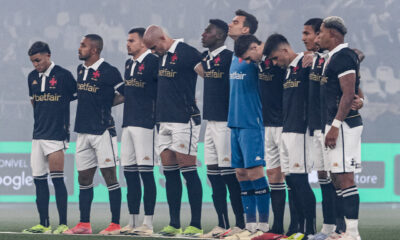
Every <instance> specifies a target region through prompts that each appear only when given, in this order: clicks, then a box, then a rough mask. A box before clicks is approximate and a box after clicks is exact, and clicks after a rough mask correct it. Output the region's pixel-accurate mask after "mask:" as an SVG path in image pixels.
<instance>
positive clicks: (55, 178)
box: [50, 171, 68, 225]
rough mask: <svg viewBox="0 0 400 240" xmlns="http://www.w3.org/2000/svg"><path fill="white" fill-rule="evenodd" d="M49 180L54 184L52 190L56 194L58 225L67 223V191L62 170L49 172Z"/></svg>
mask: <svg viewBox="0 0 400 240" xmlns="http://www.w3.org/2000/svg"><path fill="white" fill-rule="evenodd" d="M50 177H51V181H52V182H53V185H54V191H55V194H56V204H57V210H58V216H59V219H60V225H61V224H65V225H67V206H68V193H67V188H66V187H65V183H64V172H62V171H57V172H50Z"/></svg>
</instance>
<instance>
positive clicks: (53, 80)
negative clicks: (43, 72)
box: [49, 76, 57, 88]
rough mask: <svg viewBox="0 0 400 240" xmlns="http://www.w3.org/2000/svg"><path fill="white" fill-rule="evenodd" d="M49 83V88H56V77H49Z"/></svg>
mask: <svg viewBox="0 0 400 240" xmlns="http://www.w3.org/2000/svg"><path fill="white" fill-rule="evenodd" d="M49 83H50V86H49V88H56V84H57V79H56V78H55V77H54V76H53V77H52V78H51V80H50V81H49Z"/></svg>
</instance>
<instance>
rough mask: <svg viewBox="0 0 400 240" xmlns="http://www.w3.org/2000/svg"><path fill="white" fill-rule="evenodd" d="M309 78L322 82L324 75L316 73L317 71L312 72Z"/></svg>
mask: <svg viewBox="0 0 400 240" xmlns="http://www.w3.org/2000/svg"><path fill="white" fill-rule="evenodd" d="M309 78H310V80H311V81H316V82H320V81H321V79H322V76H321V75H318V74H315V73H310V76H309Z"/></svg>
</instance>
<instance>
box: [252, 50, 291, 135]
mask: <svg viewBox="0 0 400 240" xmlns="http://www.w3.org/2000/svg"><path fill="white" fill-rule="evenodd" d="M285 72H286V71H285V69H282V68H280V67H278V66H274V65H273V64H272V62H271V61H270V60H269V59H268V58H265V57H264V59H263V61H262V62H260V63H259V64H258V79H259V81H260V94H261V103H262V109H263V120H264V126H268V127H281V126H282V93H283V81H284V79H285Z"/></svg>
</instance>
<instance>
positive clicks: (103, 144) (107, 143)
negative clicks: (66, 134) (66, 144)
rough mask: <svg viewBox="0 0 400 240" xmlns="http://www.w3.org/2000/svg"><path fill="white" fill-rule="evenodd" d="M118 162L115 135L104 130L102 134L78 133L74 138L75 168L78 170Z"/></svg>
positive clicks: (114, 164) (103, 166) (108, 165)
mask: <svg viewBox="0 0 400 240" xmlns="http://www.w3.org/2000/svg"><path fill="white" fill-rule="evenodd" d="M117 164H118V145H117V137H112V136H111V135H110V132H109V131H108V130H106V131H105V132H104V133H103V134H102V135H93V134H86V133H78V137H77V139H76V168H77V170H78V171H82V170H86V169H90V168H94V167H97V166H98V167H99V168H108V167H114V166H116V165H117Z"/></svg>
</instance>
